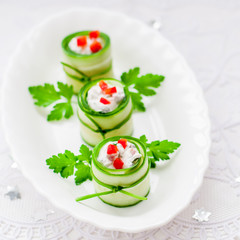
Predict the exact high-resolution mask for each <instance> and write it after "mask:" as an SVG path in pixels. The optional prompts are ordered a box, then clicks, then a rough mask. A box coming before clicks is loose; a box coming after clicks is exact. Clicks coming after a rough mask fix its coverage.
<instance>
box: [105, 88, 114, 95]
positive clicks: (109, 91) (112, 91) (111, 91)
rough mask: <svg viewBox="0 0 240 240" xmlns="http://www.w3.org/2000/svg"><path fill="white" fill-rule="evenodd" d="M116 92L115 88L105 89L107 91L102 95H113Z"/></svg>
mask: <svg viewBox="0 0 240 240" xmlns="http://www.w3.org/2000/svg"><path fill="white" fill-rule="evenodd" d="M116 92H117V88H116V87H112V88H107V89H105V90H104V93H105V94H109V95H111V94H113V93H116Z"/></svg>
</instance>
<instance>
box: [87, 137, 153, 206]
mask: <svg viewBox="0 0 240 240" xmlns="http://www.w3.org/2000/svg"><path fill="white" fill-rule="evenodd" d="M149 165H150V164H149V161H148V157H147V154H146V148H145V146H144V145H143V143H142V142H141V141H140V140H139V139H136V138H133V137H129V136H124V137H121V136H117V137H112V138H108V139H105V140H104V141H102V142H101V143H99V144H98V145H97V146H96V147H95V148H94V149H93V154H92V177H93V183H94V187H95V191H96V193H97V194H98V196H99V198H100V199H101V200H102V201H103V202H105V203H107V204H110V205H113V206H116V207H127V206H132V205H135V204H137V203H138V202H140V201H141V200H146V196H147V195H148V193H149V190H150V183H149V168H150V166H149Z"/></svg>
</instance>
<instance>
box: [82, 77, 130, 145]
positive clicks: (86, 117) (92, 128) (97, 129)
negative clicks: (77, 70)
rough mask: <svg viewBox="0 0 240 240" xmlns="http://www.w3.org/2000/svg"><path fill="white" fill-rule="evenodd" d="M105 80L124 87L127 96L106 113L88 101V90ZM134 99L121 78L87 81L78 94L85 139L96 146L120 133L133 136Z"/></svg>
mask: <svg viewBox="0 0 240 240" xmlns="http://www.w3.org/2000/svg"><path fill="white" fill-rule="evenodd" d="M101 80H104V81H105V82H106V83H107V84H111V85H114V86H119V87H122V88H123V89H124V93H125V97H124V98H123V100H122V101H121V102H120V103H119V105H118V106H117V108H115V109H114V110H113V111H110V112H107V113H104V112H96V111H95V110H93V109H91V108H90V106H89V104H88V101H87V96H88V91H89V89H90V88H91V87H93V86H95V85H96V84H98V82H100V81H101ZM132 110H133V106H132V101H131V96H130V94H129V91H128V88H127V87H126V86H125V85H124V84H123V83H122V82H121V81H119V80H116V79H113V78H104V79H98V80H94V81H91V82H89V83H87V84H86V85H85V86H84V87H83V88H82V89H81V90H80V92H79V95H78V118H79V121H80V131H81V136H82V138H83V140H84V141H85V142H86V143H87V144H89V145H91V146H95V145H96V144H98V143H99V142H101V141H102V140H103V139H105V138H108V137H113V136H119V135H128V136H131V135H132V132H133V122H132Z"/></svg>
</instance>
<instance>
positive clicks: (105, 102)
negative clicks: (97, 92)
mask: <svg viewBox="0 0 240 240" xmlns="http://www.w3.org/2000/svg"><path fill="white" fill-rule="evenodd" d="M99 102H100V103H102V104H105V105H107V104H110V103H111V102H110V101H108V100H107V99H106V98H103V97H101V98H100V101H99Z"/></svg>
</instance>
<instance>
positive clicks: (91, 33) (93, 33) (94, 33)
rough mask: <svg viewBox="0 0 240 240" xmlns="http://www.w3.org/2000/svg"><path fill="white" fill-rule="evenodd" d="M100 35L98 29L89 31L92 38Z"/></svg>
mask: <svg viewBox="0 0 240 240" xmlns="http://www.w3.org/2000/svg"><path fill="white" fill-rule="evenodd" d="M99 35H100V32H99V31H97V30H96V31H92V32H90V33H89V37H90V38H98V37H99Z"/></svg>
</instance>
